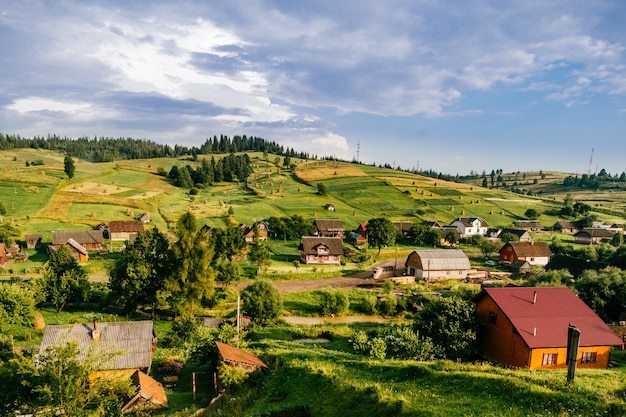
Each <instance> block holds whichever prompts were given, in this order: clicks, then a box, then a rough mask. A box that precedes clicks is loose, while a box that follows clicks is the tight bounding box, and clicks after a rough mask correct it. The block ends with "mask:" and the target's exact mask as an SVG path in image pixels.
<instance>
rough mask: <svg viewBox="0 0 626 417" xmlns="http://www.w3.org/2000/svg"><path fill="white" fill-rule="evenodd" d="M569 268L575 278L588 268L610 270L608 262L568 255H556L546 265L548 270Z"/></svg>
mask: <svg viewBox="0 0 626 417" xmlns="http://www.w3.org/2000/svg"><path fill="white" fill-rule="evenodd" d="M559 269H567V270H568V271H569V273H570V274H572V276H573V277H574V278H578V277H579V276H581V275H582V273H583V272H584V271H586V270H588V269H591V270H594V271H609V270H610V269H611V266H610V265H609V264H608V262H600V261H592V260H591V259H584V258H576V257H574V256H567V255H554V256H553V257H552V258H550V262H548V265H546V271H553V270H559Z"/></svg>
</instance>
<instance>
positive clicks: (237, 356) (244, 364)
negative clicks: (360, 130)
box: [215, 342, 268, 373]
mask: <svg viewBox="0 0 626 417" xmlns="http://www.w3.org/2000/svg"><path fill="white" fill-rule="evenodd" d="M215 346H217V352H218V355H217V358H218V361H219V362H224V363H226V364H227V365H229V366H231V367H233V368H240V369H243V370H244V371H246V372H248V373H251V372H254V371H256V370H257V369H268V367H267V365H266V364H265V363H263V361H262V360H261V359H259V357H258V356H257V355H255V354H254V353H252V352H250V351H248V350H244V349H239V348H236V347H234V346H230V345H227V344H225V343H221V342H215Z"/></svg>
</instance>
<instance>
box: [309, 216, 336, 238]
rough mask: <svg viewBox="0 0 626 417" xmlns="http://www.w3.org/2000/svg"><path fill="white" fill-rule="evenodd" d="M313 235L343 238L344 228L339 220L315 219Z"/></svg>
mask: <svg viewBox="0 0 626 417" xmlns="http://www.w3.org/2000/svg"><path fill="white" fill-rule="evenodd" d="M313 225H314V226H315V235H316V236H322V237H341V238H343V233H344V228H343V224H342V223H341V220H340V219H315V221H314V222H313Z"/></svg>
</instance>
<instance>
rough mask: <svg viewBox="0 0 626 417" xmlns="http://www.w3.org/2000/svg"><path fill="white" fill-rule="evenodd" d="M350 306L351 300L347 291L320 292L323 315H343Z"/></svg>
mask: <svg viewBox="0 0 626 417" xmlns="http://www.w3.org/2000/svg"><path fill="white" fill-rule="evenodd" d="M349 308H350V300H349V299H348V296H347V295H346V294H345V293H343V292H341V291H336V290H328V291H323V292H321V293H320V309H321V311H322V315H323V316H342V315H344V314H346V313H347V312H348V309H349Z"/></svg>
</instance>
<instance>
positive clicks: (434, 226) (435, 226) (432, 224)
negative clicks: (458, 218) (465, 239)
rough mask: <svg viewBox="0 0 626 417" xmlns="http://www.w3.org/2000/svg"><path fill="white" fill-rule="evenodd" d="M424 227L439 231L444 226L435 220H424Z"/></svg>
mask: <svg viewBox="0 0 626 417" xmlns="http://www.w3.org/2000/svg"><path fill="white" fill-rule="evenodd" d="M422 226H426V227H430V228H432V229H439V228H440V227H443V225H442V224H440V223H439V222H438V221H434V220H424V221H422Z"/></svg>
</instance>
